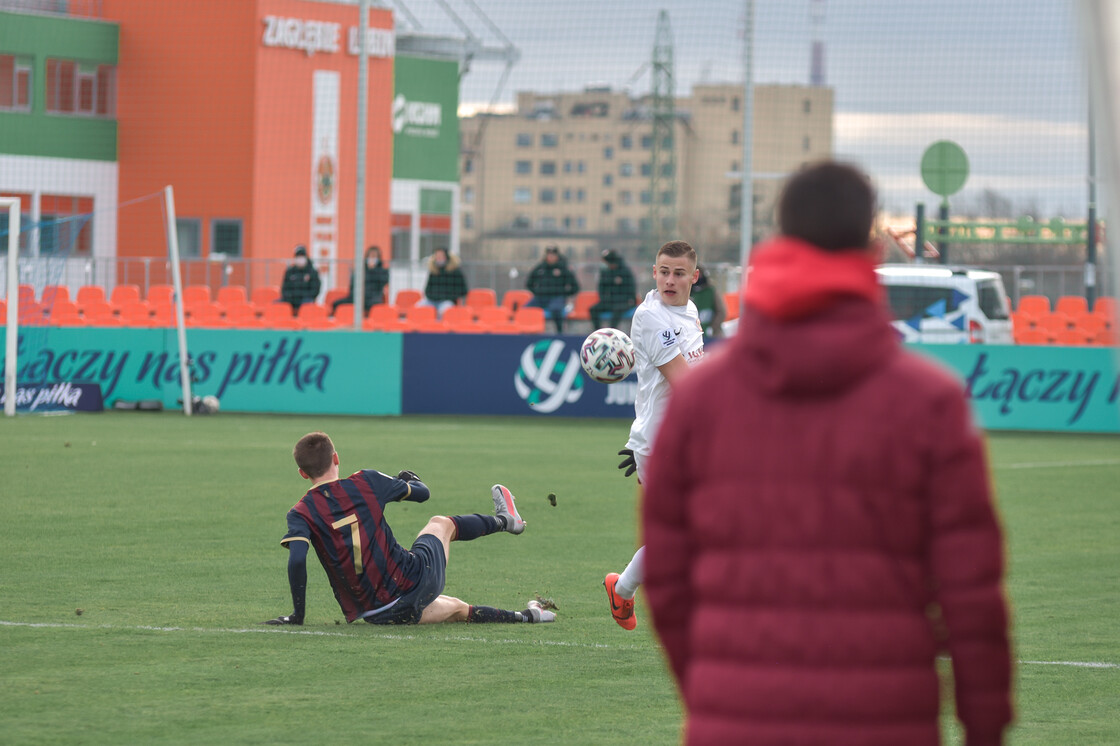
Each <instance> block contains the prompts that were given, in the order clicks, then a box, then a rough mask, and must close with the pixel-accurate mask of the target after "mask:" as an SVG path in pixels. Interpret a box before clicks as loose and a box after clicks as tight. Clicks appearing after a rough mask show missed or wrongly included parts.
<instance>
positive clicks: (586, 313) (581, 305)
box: [568, 290, 599, 321]
mask: <svg viewBox="0 0 1120 746" xmlns="http://www.w3.org/2000/svg"><path fill="white" fill-rule="evenodd" d="M598 302H599V292H598V291H597V290H581V291H579V292H578V293H576V299H575V301H574V302H573V304H572V312H571V313H569V314H568V318H569V319H571V320H573V321H588V320H590V319H591V307H592V306H593V305H595V304H596V303H598Z"/></svg>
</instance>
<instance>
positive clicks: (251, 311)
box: [219, 301, 262, 329]
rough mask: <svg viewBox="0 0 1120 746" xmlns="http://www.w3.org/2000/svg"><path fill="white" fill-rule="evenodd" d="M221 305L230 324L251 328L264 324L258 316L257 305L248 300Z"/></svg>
mask: <svg viewBox="0 0 1120 746" xmlns="http://www.w3.org/2000/svg"><path fill="white" fill-rule="evenodd" d="M219 305H221V307H222V311H223V312H224V313H225V317H226V321H228V322H229V325H230V326H234V327H238V328H249V329H256V328H260V327H261V326H262V324H261V322H260V318H259V317H258V316H257V307H256V306H254V305H253V304H252V303H249V302H248V301H242V302H240V303H229V304H219Z"/></svg>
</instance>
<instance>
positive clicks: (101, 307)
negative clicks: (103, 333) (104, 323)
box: [78, 299, 115, 325]
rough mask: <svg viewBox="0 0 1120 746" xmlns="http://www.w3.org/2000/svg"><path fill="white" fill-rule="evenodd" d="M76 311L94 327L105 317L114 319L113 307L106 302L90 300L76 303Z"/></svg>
mask: <svg viewBox="0 0 1120 746" xmlns="http://www.w3.org/2000/svg"><path fill="white" fill-rule="evenodd" d="M78 310H80V311H81V312H82V318H83V319H85V320H86V321H87V322H89V323H90V324H93V325H96V322H98V321H99V320H101V319H104V318H106V317H110V316H112V317H114V318H115V315H114V314H113V307H112V306H111V305H109V301H107V300H104V299H102V300H90V301H86V302H85V303H82V302H80V301H79V302H78Z"/></svg>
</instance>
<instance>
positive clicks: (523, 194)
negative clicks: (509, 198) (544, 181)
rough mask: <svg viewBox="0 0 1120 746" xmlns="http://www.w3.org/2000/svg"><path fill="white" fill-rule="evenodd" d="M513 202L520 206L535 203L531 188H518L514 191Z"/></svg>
mask: <svg viewBox="0 0 1120 746" xmlns="http://www.w3.org/2000/svg"><path fill="white" fill-rule="evenodd" d="M513 201H514V203H516V204H518V205H527V204H529V203H530V202H532V201H533V190H532V189H530V188H529V187H517V188H515V189H514V190H513Z"/></svg>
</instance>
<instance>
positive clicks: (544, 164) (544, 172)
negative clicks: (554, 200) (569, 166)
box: [539, 161, 556, 176]
mask: <svg viewBox="0 0 1120 746" xmlns="http://www.w3.org/2000/svg"><path fill="white" fill-rule="evenodd" d="M539 173H540V175H541V176H555V175H556V161H541V165H540V171H539Z"/></svg>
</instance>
